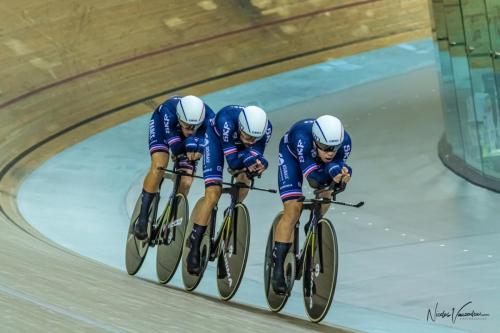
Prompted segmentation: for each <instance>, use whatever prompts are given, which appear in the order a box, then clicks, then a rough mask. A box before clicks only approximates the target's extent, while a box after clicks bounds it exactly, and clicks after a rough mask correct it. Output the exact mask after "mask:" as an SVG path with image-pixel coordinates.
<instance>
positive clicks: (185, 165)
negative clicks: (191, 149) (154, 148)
mask: <svg viewBox="0 0 500 333" xmlns="http://www.w3.org/2000/svg"><path fill="white" fill-rule="evenodd" d="M196 164H197V163H196V162H194V163H193V162H190V161H188V160H187V159H186V160H181V161H177V162H176V163H175V170H176V171H184V172H186V173H187V174H189V175H192V174H194V173H196ZM192 184H193V177H189V176H183V177H181V182H180V184H179V193H182V194H184V196H186V197H187V195H188V193H189V189H190V188H191V185H192Z"/></svg>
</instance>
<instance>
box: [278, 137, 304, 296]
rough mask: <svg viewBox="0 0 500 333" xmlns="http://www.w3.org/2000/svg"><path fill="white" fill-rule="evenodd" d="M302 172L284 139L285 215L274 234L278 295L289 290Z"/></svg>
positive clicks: (282, 192)
mask: <svg viewBox="0 0 500 333" xmlns="http://www.w3.org/2000/svg"><path fill="white" fill-rule="evenodd" d="M301 184H302V172H301V170H300V167H299V165H298V162H297V161H296V160H295V158H294V157H293V155H292V154H291V153H290V152H289V151H288V147H287V145H286V144H285V143H284V141H283V139H281V142H280V148H279V170H278V185H279V191H280V196H281V200H282V201H283V207H284V213H283V215H282V217H281V219H280V221H279V222H278V224H277V225H276V229H275V234H274V247H273V261H274V269H273V276H272V287H273V289H274V291H275V292H276V293H279V294H284V293H285V292H286V290H287V286H286V282H285V273H284V267H283V265H284V262H285V257H286V254H287V253H288V251H289V249H290V246H291V245H292V237H293V230H294V227H295V223H296V222H297V221H298V219H299V218H300V213H301V211H302V203H300V202H298V201H297V199H298V198H299V197H301V196H302V188H301Z"/></svg>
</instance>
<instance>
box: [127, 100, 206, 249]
mask: <svg viewBox="0 0 500 333" xmlns="http://www.w3.org/2000/svg"><path fill="white" fill-rule="evenodd" d="M214 117H215V114H214V112H213V111H212V109H211V108H210V107H209V106H208V105H206V104H205V103H203V101H202V100H201V99H199V98H198V97H196V96H185V97H180V96H174V97H171V98H169V99H168V100H166V101H165V102H163V104H161V105H159V106H158V107H157V108H156V109H155V111H154V112H153V115H152V116H151V121H150V122H149V152H150V154H151V167H150V169H149V172H148V174H147V175H146V177H145V179H144V185H143V190H142V202H141V211H140V214H139V218H138V220H137V223H136V224H135V226H134V234H135V237H136V238H137V239H140V240H143V239H146V238H147V236H148V235H147V225H148V211H149V208H150V206H151V203H152V201H153V198H154V196H155V194H156V193H157V192H158V191H159V190H160V183H161V180H162V176H163V172H162V171H161V170H159V169H158V168H159V167H162V168H166V167H167V164H168V158H169V151H170V152H171V153H172V160H173V161H174V162H175V164H174V169H175V170H183V171H185V172H187V173H189V174H193V173H194V172H195V166H196V163H197V161H198V160H199V159H200V158H201V156H202V153H203V150H204V146H205V145H204V143H205V132H206V129H207V127H209V126H210V119H212V118H214ZM192 182H193V178H192V177H181V182H180V186H179V192H181V193H183V194H184V195H187V193H188V192H189V188H190V187H191V184H192Z"/></svg>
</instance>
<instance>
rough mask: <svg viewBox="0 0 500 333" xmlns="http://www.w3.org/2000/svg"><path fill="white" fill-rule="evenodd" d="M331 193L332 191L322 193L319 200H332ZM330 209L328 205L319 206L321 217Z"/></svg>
mask: <svg viewBox="0 0 500 333" xmlns="http://www.w3.org/2000/svg"><path fill="white" fill-rule="evenodd" d="M332 192H333V191H326V192H323V193H320V195H319V196H320V198H327V199H331V198H332ZM329 208H330V204H323V205H321V215H325V214H326V213H327V212H328V209H329Z"/></svg>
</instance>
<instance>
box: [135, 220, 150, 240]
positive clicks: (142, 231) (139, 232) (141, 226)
mask: <svg viewBox="0 0 500 333" xmlns="http://www.w3.org/2000/svg"><path fill="white" fill-rule="evenodd" d="M134 236H135V238H137V239H138V240H141V241H142V240H145V239H146V238H148V220H147V219H138V220H137V222H136V223H135V226H134Z"/></svg>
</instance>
